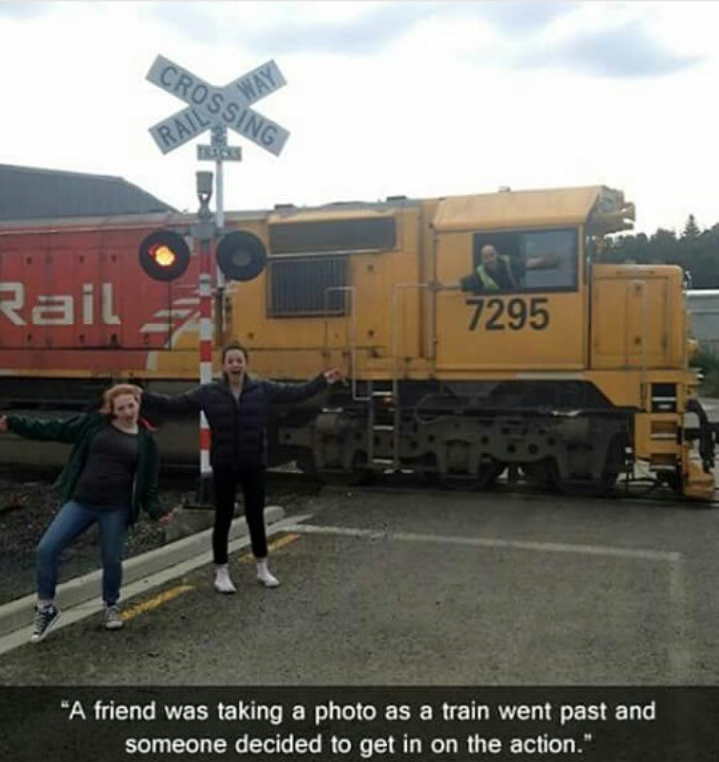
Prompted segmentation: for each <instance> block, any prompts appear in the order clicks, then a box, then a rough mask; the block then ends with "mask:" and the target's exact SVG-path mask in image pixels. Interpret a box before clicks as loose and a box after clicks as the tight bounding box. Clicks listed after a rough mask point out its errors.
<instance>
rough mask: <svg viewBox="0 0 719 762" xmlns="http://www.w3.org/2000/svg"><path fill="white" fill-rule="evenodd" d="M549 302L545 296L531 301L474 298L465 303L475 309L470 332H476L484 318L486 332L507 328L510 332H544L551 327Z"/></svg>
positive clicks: (483, 326) (533, 298)
mask: <svg viewBox="0 0 719 762" xmlns="http://www.w3.org/2000/svg"><path fill="white" fill-rule="evenodd" d="M548 301H549V300H548V299H547V298H546V297H545V296H536V297H530V298H529V299H519V298H516V297H513V298H511V299H506V300H505V299H498V298H497V297H492V298H491V299H485V298H484V297H481V296H480V297H472V298H471V299H467V300H466V301H465V304H468V305H470V306H472V307H474V313H473V315H472V319H471V320H470V322H469V330H470V331H476V330H477V328H478V327H480V321H481V320H482V317H483V316H484V318H485V320H484V323H483V325H482V326H481V327H482V328H484V330H486V331H504V330H506V329H507V328H509V330H510V331H521V330H522V329H523V328H531V329H532V330H534V331H543V330H544V329H545V328H546V327H547V326H548V325H549V310H548V309H547V307H546V304H547V302H548Z"/></svg>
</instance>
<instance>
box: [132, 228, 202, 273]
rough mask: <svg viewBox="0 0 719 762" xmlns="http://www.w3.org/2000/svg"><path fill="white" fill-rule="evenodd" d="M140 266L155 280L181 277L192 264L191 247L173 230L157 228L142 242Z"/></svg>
mask: <svg viewBox="0 0 719 762" xmlns="http://www.w3.org/2000/svg"><path fill="white" fill-rule="evenodd" d="M139 255H140V266H141V267H142V269H143V270H144V271H145V272H146V273H147V274H148V275H149V276H150V277H151V278H153V279H154V280H160V281H171V280H176V279H177V278H179V277H180V276H181V275H182V274H183V273H184V272H185V270H187V267H188V265H189V264H190V247H189V246H188V245H187V242H186V241H185V239H184V238H183V237H182V236H181V235H180V234H179V233H175V232H174V231H173V230H155V231H153V232H152V233H150V234H149V235H147V236H145V238H143V240H142V243H141V244H140V251H139Z"/></svg>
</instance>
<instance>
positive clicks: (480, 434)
mask: <svg viewBox="0 0 719 762" xmlns="http://www.w3.org/2000/svg"><path fill="white" fill-rule="evenodd" d="M633 216H634V210H633V207H632V205H631V204H628V203H625V200H624V197H623V195H622V193H621V192H618V191H615V190H612V189H609V188H606V187H601V186H597V187H582V188H569V189H557V190H537V191H520V192H515V191H510V190H503V191H500V192H498V193H489V194H481V195H468V196H456V197H447V198H436V199H428V200H413V199H407V198H404V197H393V198H388V199H387V200H386V201H385V202H378V203H359V202H357V203H340V204H330V205H326V206H322V207H316V208H298V207H294V206H291V205H286V206H278V207H276V208H275V209H274V210H272V211H270V212H257V213H250V212H244V213H228V214H227V215H226V228H227V229H228V230H233V229H234V230H244V231H247V232H249V233H252V234H253V235H255V236H257V237H258V238H259V239H260V240H261V241H262V242H263V243H264V246H265V248H266V250H267V267H266V269H265V271H264V272H263V273H262V274H261V275H260V276H259V277H257V278H256V279H255V280H252V281H249V282H244V283H237V282H229V283H227V284H226V285H225V286H224V287H223V288H221V289H219V290H217V291H216V294H217V296H216V300H215V323H216V335H215V340H216V347H217V348H219V347H220V346H221V345H222V343H224V341H225V340H228V339H229V338H237V339H239V340H240V341H241V342H242V344H244V345H245V346H246V347H247V348H248V350H249V354H250V363H251V364H250V369H251V371H253V372H255V373H258V374H259V375H261V376H265V377H268V378H274V379H280V380H281V379H286V380H291V379H304V378H307V377H309V376H311V375H313V374H315V373H316V372H317V371H318V370H319V369H321V368H326V367H330V366H333V365H338V366H340V367H341V368H342V369H343V370H344V372H345V373H346V377H347V384H346V385H345V386H344V387H342V388H340V389H333V390H332V391H331V393H330V395H329V396H328V397H327V398H325V399H323V400H321V401H320V403H318V404H317V405H316V406H315V407H311V406H310V407H307V408H303V409H300V410H287V411H280V412H279V415H278V417H277V419H276V421H275V425H274V426H273V427H272V430H271V442H270V445H271V447H270V451H271V455H272V459H273V462H275V463H280V462H286V461H289V460H295V461H297V463H298V464H299V465H300V466H301V467H302V468H303V469H305V470H309V471H314V472H317V473H319V474H321V475H324V477H325V478H328V479H336V480H346V481H351V480H355V479H360V478H363V477H365V476H368V475H371V474H372V473H373V472H384V471H387V470H412V471H416V472H420V473H423V474H426V475H427V476H429V477H431V478H433V479H438V480H440V481H441V482H443V483H445V484H447V485H459V486H463V487H468V488H475V487H477V488H481V487H485V486H487V485H489V484H491V483H492V482H493V481H494V480H495V479H496V478H497V477H498V476H499V475H500V474H501V473H502V472H503V471H504V470H505V469H506V468H508V467H510V468H511V469H512V470H513V471H514V473H518V472H521V473H523V474H524V475H525V476H526V477H527V478H528V479H530V480H533V481H538V482H542V483H550V484H554V485H555V486H557V487H559V488H560V489H562V490H564V491H567V492H581V493H587V492H602V491H604V490H607V489H608V488H610V487H611V486H612V485H613V484H614V483H615V481H616V480H617V479H618V478H619V477H620V475H626V476H627V477H628V478H629V477H632V476H635V475H636V474H638V473H640V472H643V473H644V475H645V476H648V477H651V478H652V479H655V480H656V481H657V482H662V483H666V484H668V485H670V486H671V487H672V488H673V489H674V490H676V491H677V492H678V493H679V494H682V495H684V496H687V497H691V498H700V499H709V498H711V497H713V493H714V481H713V476H712V473H711V469H712V467H713V438H712V432H711V431H710V429H709V424H708V422H707V420H706V416H705V415H704V414H703V411H702V410H701V407H700V405H699V403H698V401H697V399H696V391H697V385H698V380H697V375H696V373H695V372H694V371H693V370H691V369H690V368H689V359H690V356H691V352H692V346H693V344H692V341H691V340H690V338H689V324H688V322H689V321H688V313H687V310H686V307H685V303H684V294H683V290H682V289H683V284H682V272H681V270H680V268H678V267H675V266H639V265H614V264H602V263H601V260H600V258H599V257H598V253H597V252H598V251H599V250H600V248H601V240H602V237H603V236H605V235H607V234H610V233H614V232H617V231H620V230H624V229H627V228H628V227H631V221H632V219H633ZM158 221H159V220H158V219H155V218H153V219H152V220H150V219H147V220H145V221H144V222H143V224H142V225H140V224H138V223H137V222H134V223H133V224H132V225H129V227H128V223H127V222H125V228H124V229H122V230H121V227H120V226H119V224H118V225H115V226H114V227H113V223H112V222H111V221H107V220H105V221H103V223H102V225H103V226H104V227H103V230H102V231H101V234H100V235H99V238H98V242H97V243H96V244H95V245H96V246H97V247H99V249H98V250H99V251H100V252H101V253H100V257H101V258H102V257H103V256H105V255H103V254H102V251H101V250H102V247H103V246H110V245H111V243H108V242H112V241H113V240H114V241H115V244H112V245H116V246H119V245H120V244H119V243H117V242H118V241H120V240H122V249H123V251H124V252H125V254H124V255H123V256H125V257H127V256H128V254H127V252H128V250H134V251H136V250H137V243H138V241H139V240H140V238H141V236H142V235H143V234H146V233H147V229H148V228H150V227H152V226H153V225H154V226H157V224H158ZM162 222H163V224H164V225H165V226H169V227H172V228H174V229H176V230H178V231H187V230H189V226H190V223H191V220H189V219H188V218H187V216H181V215H175V216H172V217H164V218H163V219H162ZM143 226H144V230H143V229H141V228H143ZM90 227H91V226H90ZM54 230H55V233H56V235H57V232H58V229H57V226H56V227H55V229H54ZM46 232H47V231H45V232H44V231H43V229H42V226H36V227H35V229H34V230H33V231H32V232H30V231H25V238H26V239H28V240H29V239H30V238H32V237H33V236H35V239H37V240H40V239H39V238H38V236H39V237H42V236H43V235H45V233H46ZM95 232H97V231H95ZM20 233H22V231H17V230H16V231H15V235H16V239H15V241H16V243H17V236H18V235H20ZM60 233H62V231H60ZM77 235H80V233H77V234H76V236H77ZM123 236H124V237H123ZM128 236H129V237H128ZM96 237H97V236H96ZM20 238H22V235H20ZM43 240H45V239H43ZM2 241H3V235H2V231H0V256H3V251H5V252H6V255H5V256H7V252H8V251H9V249H7V247H6V248H5V249H3V248H2V247H3V243H2ZM48 246H52V244H51V243H50V244H48ZM65 248H67V246H66V247H65ZM16 250H17V251H20V249H19V248H18V247H17V246H16ZM46 250H47V249H46ZM85 250H87V247H85ZM192 259H193V261H194V260H195V259H196V257H193V258H192ZM127 267H129V265H127ZM126 269H127V268H126ZM6 271H7V268H6ZM98 272H99V275H96V276H95V278H96V279H98V283H97V284H96V288H95V290H94V291H93V292H92V295H101V296H104V297H107V295H108V294H110V295H113V298H114V302H113V303H112V304H110V305H108V304H106V303H103V305H102V307H101V308H102V310H103V313H102V314H103V315H107V317H108V318H112V319H116V321H117V325H118V326H119V325H124V326H127V325H129V323H130V314H131V312H132V310H135V311H136V310H137V309H139V307H138V305H143V308H146V309H149V310H150V311H151V312H152V309H155V308H157V309H155V312H154V313H153V314H160V312H162V311H163V310H161V309H160V308H164V311H165V312H168V310H169V312H168V314H170V315H171V318H170V319H167V321H166V326H167V327H166V334H165V335H163V336H162V337H160V339H161V340H159V341H158V339H157V336H156V335H155V334H153V335H150V334H148V333H145V334H143V330H147V331H149V330H150V329H149V328H148V326H152V325H157V321H156V320H155V322H154V323H153V322H152V320H149V319H148V320H145V321H144V322H143V320H138V321H136V322H137V329H136V330H137V331H139V334H138V335H137V337H135V338H132V336H131V335H130V334H131V333H132V331H130V330H129V329H127V328H125V329H123V330H120V329H119V328H118V329H117V330H115V331H114V332H113V330H114V329H113V325H112V321H111V320H108V321H106V322H107V323H108V325H106V326H101V327H100V329H98V330H102V331H103V333H102V336H101V337H99V338H98V339H97V341H99V342H100V343H101V344H102V342H103V341H104V342H105V344H104V345H103V346H102V349H103V353H101V354H100V355H99V356H101V357H102V358H103V362H104V363H105V365H104V368H105V371H103V370H102V369H100V370H96V371H94V372H93V373H92V375H93V376H94V377H96V378H98V380H99V378H100V377H102V376H103V375H106V376H112V377H133V378H135V379H138V380H140V381H142V382H143V383H146V384H148V385H149V386H150V387H151V388H153V387H154V388H162V389H165V390H175V389H177V388H180V387H182V386H187V385H189V384H190V383H191V382H193V379H195V378H196V377H197V357H198V354H197V352H198V335H199V331H198V325H197V322H196V321H194V320H193V319H187V320H184V322H183V321H180V322H179V323H178V322H173V320H172V316H173V315H175V314H179V313H180V312H181V310H180V309H179V307H178V305H180V303H185V304H187V303H188V301H191V299H188V295H191V293H192V287H193V285H194V286H196V284H197V276H196V272H195V269H193V268H192V267H191V268H190V269H189V270H188V274H187V275H186V276H185V277H184V278H183V279H181V280H179V281H177V282H175V283H167V284H158V283H153V284H149V283H147V282H146V281H148V280H149V279H147V278H145V279H143V278H142V274H141V273H139V274H137V273H136V277H135V278H134V281H133V286H132V288H133V293H132V295H131V296H128V295H127V294H125V297H124V300H123V298H121V297H120V296H119V295H118V291H119V290H120V289H116V291H115V292H112V291H111V290H108V283H107V282H104V281H103V282H102V284H101V283H100V281H102V279H103V278H104V279H105V281H107V280H108V278H109V277H110V276H108V275H107V274H105V275H103V272H105V273H107V270H105V271H103V269H102V267H100V268H99V271H98ZM18 277H22V276H18ZM2 287H3V283H0V288H2ZM5 288H6V289H7V285H5ZM83 288H84V289H85V290H84V291H83V294H84V295H85V296H87V294H90V291H89V290H88V289H87V288H86V287H84V286H83ZM125 290H127V286H126V287H125ZM7 298H8V297H7V296H6V299H7ZM14 298H15V299H16V301H17V295H15V297H14ZM87 298H88V299H89V298H90V297H87ZM98 298H99V297H98ZM87 303H88V304H89V302H87ZM83 304H84V302H83ZM9 306H10V307H11V308H12V305H10V304H9V302H6V303H5V314H6V315H7V314H14V315H15V316H16V317H19V318H22V315H23V313H22V312H21V311H19V308H18V309H16V310H15V312H14V313H12V312H9V310H8V307H9ZM1 308H2V303H1V302H0V309H1ZM99 309H100V307H98V310H99ZM123 311H124V312H123ZM188 311H189V310H186V312H188ZM33 314H35V313H33ZM93 314H95V313H93ZM133 314H134V313H133ZM148 321H149V322H148ZM48 330H50V329H48ZM52 330H54V331H55V333H54V334H53V335H54V336H55V337H56V338H54V339H53V340H52V341H53V344H52V347H51V349H53V350H54V351H55V354H54V359H53V356H52V355H50V356H47V355H45V354H43V355H40V354H36V355H34V356H33V357H34V359H32V358H31V357H30V355H29V354H27V352H28V351H29V349H28V347H26V346H24V347H20V346H19V345H18V346H17V347H16V348H15V349H14V350H13V352H14V354H12V353H11V355H6V357H11V361H12V363H13V367H7V366H6V367H4V368H3V369H2V373H3V375H4V376H5V377H6V378H10V379H14V380H15V381H17V379H19V378H26V377H27V376H29V375H32V376H33V377H34V378H35V379H36V380H37V379H39V378H42V379H45V381H47V380H49V379H54V380H57V379H58V378H60V377H62V378H63V379H65V380H67V379H68V378H69V377H74V378H87V376H88V372H87V368H88V367H92V363H89V362H86V363H85V364H83V363H82V362H81V360H80V359H79V358H81V357H82V350H83V349H85V350H86V351H88V352H89V351H96V350H97V348H98V346H97V341H96V342H95V343H94V344H93V342H88V341H87V340H85V341H84V343H82V345H80V344H78V340H77V339H74V340H73V339H71V338H68V339H67V340H66V341H65V343H64V344H62V342H61V341H60V340H59V339H58V338H57V336H58V334H57V330H58V329H52ZM35 331H36V334H37V337H36V338H35V339H33V340H34V341H35V344H34V347H37V346H38V343H39V342H41V341H42V339H40V338H39V336H40V334H39V333H38V332H39V331H41V328H40V327H39V326H35ZM48 335H49V334H48ZM72 335H73V336H77V335H78V334H77V332H76V333H75V334H72ZM68 336H70V334H68ZM110 336H113V337H114V338H113V339H112V340H110ZM133 336H134V334H133ZM148 337H149V338H148ZM0 341H3V342H4V339H3V333H2V326H0ZM19 341H20V339H18V342H19ZM73 341H74V344H73ZM133 342H134V344H133ZM153 342H154V343H153ZM61 344H62V346H61ZM63 349H64V350H65V351H66V355H65V357H66V359H64V360H62V361H61V360H60V358H61V352H60V350H63ZM23 351H25V354H23ZM72 353H74V354H73V355H72V356H73V357H74V358H76V359H74V360H71V359H68V358H70V355H71V354H72ZM86 356H87V355H86ZM111 358H114V359H111ZM33 363H34V364H33ZM38 363H40V365H39V366H38ZM73 363H74V365H73ZM57 368H62V370H61V372H57ZM178 382H179V383H178ZM55 388H57V387H55ZM688 412H694V413H696V415H697V416H698V421H699V425H698V427H693V431H690V430H689V429H687V427H686V425H685V416H686V414H687V413H688Z"/></svg>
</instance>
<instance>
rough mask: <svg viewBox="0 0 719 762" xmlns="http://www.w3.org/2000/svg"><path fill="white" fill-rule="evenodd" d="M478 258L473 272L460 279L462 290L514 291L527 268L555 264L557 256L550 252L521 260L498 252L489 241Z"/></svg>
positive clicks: (535, 268)
mask: <svg viewBox="0 0 719 762" xmlns="http://www.w3.org/2000/svg"><path fill="white" fill-rule="evenodd" d="M479 260H480V261H479V264H478V265H477V268H476V270H475V272H474V273H472V274H471V275H466V276H465V277H464V278H461V279H460V285H461V287H462V291H514V290H515V289H517V288H520V287H521V285H522V282H523V280H524V273H525V272H526V271H527V270H541V269H545V268H550V267H555V266H556V265H557V258H556V257H555V256H554V255H552V254H545V255H542V256H539V257H529V258H528V259H526V260H524V261H523V260H521V259H520V258H519V257H509V256H506V255H504V254H500V253H499V252H498V251H497V249H496V248H495V246H493V245H492V244H491V243H488V244H485V245H484V246H482V248H481V249H480V252H479Z"/></svg>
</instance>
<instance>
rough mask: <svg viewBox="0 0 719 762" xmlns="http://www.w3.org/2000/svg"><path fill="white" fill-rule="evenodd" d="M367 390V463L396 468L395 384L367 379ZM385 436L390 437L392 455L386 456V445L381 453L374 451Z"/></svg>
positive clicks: (397, 446)
mask: <svg viewBox="0 0 719 762" xmlns="http://www.w3.org/2000/svg"><path fill="white" fill-rule="evenodd" d="M368 392H369V395H368V396H369V400H368V427H367V460H368V463H369V465H370V466H375V467H378V468H382V469H392V468H397V466H398V460H399V459H398V456H397V453H398V449H399V442H398V429H399V427H398V423H399V422H398V415H399V407H398V405H397V404H396V399H395V393H396V390H395V385H394V383H393V382H392V381H369V382H368ZM391 403H395V404H391ZM385 437H391V442H390V445H391V450H392V457H387V454H386V447H385V448H382V449H383V450H384V452H383V454H381V455H378V454H377V452H376V450H377V447H378V445H380V443H381V442H382V439H383V438H385Z"/></svg>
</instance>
